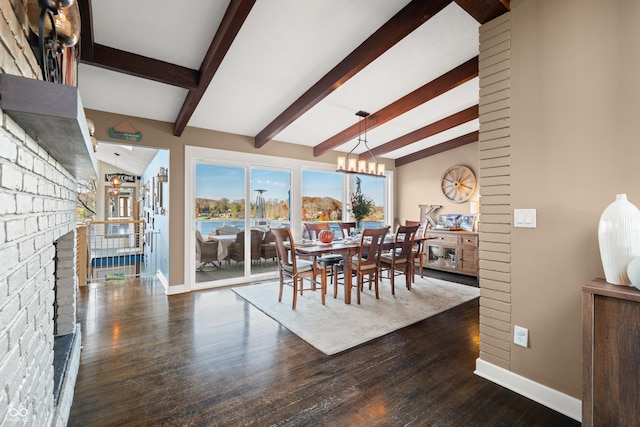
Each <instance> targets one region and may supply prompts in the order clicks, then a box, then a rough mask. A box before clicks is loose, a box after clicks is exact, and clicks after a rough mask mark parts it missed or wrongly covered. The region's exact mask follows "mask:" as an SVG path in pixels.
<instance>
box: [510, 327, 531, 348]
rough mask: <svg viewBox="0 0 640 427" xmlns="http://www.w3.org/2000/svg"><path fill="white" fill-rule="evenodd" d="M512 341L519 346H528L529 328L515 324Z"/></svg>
mask: <svg viewBox="0 0 640 427" xmlns="http://www.w3.org/2000/svg"><path fill="white" fill-rule="evenodd" d="M513 342H514V344H516V345H519V346H521V347H525V348H526V347H528V346H529V330H528V329H527V328H523V327H522V326H518V325H516V326H515V327H514V328H513Z"/></svg>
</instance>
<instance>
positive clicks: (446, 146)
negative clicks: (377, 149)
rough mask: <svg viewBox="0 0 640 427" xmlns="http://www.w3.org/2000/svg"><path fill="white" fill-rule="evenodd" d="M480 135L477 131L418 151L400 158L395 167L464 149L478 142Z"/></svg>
mask: <svg viewBox="0 0 640 427" xmlns="http://www.w3.org/2000/svg"><path fill="white" fill-rule="evenodd" d="M478 135H479V132H478V131H477V130H476V131H474V132H471V133H468V134H466V135H462V136H459V137H457V138H454V139H450V140H449V141H445V142H441V143H440V144H437V145H434V146H433V147H429V148H425V149H424V150H420V151H416V152H415V153H411V154H408V155H406V156H403V157H399V158H397V159H396V161H395V167H398V166H402V165H406V164H407V163H411V162H415V161H416V160H420V159H424V158H426V157H430V156H434V155H436V154H440V153H443V152H445V151H448V150H453V149H454V148H458V147H462V146H463V145H467V144H471V143H472V142H476V141H478Z"/></svg>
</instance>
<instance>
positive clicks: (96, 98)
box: [78, 0, 479, 173]
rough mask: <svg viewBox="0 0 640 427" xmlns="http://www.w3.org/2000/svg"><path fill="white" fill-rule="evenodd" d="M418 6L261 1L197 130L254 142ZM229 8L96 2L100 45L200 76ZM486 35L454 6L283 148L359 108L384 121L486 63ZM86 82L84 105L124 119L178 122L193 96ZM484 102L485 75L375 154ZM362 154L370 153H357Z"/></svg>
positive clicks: (301, 122) (95, 76)
mask: <svg viewBox="0 0 640 427" xmlns="http://www.w3.org/2000/svg"><path fill="white" fill-rule="evenodd" d="M407 3H409V0H394V1H389V0H322V1H301V0H257V1H256V3H255V5H254V6H253V8H252V9H251V12H250V13H249V15H248V17H247V19H246V21H245V22H244V25H243V26H242V28H241V30H240V32H239V34H238V36H237V37H236V38H235V40H234V42H233V44H232V45H231V48H230V49H229V51H228V53H227V55H226V56H225V58H224V60H223V61H222V64H221V65H220V67H219V69H218V71H217V73H216V74H215V76H214V78H213V80H212V82H211V84H210V85H209V88H208V90H207V91H206V93H205V94H204V96H203V98H202V100H201V101H200V103H199V105H198V107H197V108H196V110H195V112H194V114H193V115H192V117H191V119H190V121H189V123H188V126H194V127H199V128H205V129H212V130H218V131H224V132H231V133H235V134H241V135H247V136H251V137H254V136H255V135H256V134H258V133H259V132H260V131H261V130H262V129H264V128H265V127H266V126H267V125H268V124H269V123H271V122H272V121H273V120H274V119H275V118H276V117H277V116H278V115H280V113H282V112H283V111H284V110H285V109H286V108H287V107H288V106H289V105H291V104H292V103H293V102H294V101H295V100H296V99H298V97H300V95H302V94H303V93H304V92H305V91H306V90H307V89H309V88H310V87H311V86H312V85H313V84H314V83H316V82H317V81H318V80H320V79H321V78H322V77H323V76H324V75H325V74H326V73H327V72H328V71H329V70H331V69H332V68H333V67H334V66H335V65H336V64H338V63H339V62H340V61H341V60H342V59H343V58H345V57H346V56H347V55H348V54H349V53H350V52H352V51H353V50H354V49H356V48H357V47H358V46H359V45H360V44H361V43H362V42H363V41H364V40H365V39H367V37H369V36H370V35H371V34H372V33H374V32H375V31H376V30H377V29H378V28H380V27H381V26H382V25H383V24H384V23H385V22H387V21H388V20H389V19H390V18H391V17H392V16H393V15H395V14H396V13H397V12H398V11H399V10H400V9H402V8H403V7H404V6H405V5H406V4H407ZM228 5H229V1H227V0H224V1H223V0H216V1H211V0H182V1H181V2H175V1H168V0H136V1H130V0H109V1H106V0H93V1H92V4H91V7H92V22H93V30H94V42H95V43H98V44H101V45H105V46H110V47H113V48H117V49H120V50H123V51H126V52H131V53H135V54H138V55H142V56H145V57H149V58H155V59H159V60H162V61H166V62H168V63H171V64H176V65H181V66H184V67H188V68H191V69H194V70H198V69H199V68H200V66H201V63H202V61H203V58H204V57H205V55H206V52H207V49H208V48H209V45H210V43H211V40H212V39H213V37H214V35H215V33H216V30H217V29H218V26H219V24H220V22H221V21H222V18H223V15H224V13H225V11H226V9H227V6H228ZM478 27H479V23H478V22H477V21H476V20H475V19H474V18H472V17H471V16H470V15H469V14H468V13H467V12H465V11H464V10H463V9H462V8H460V6H458V5H457V4H456V3H455V2H452V3H451V4H449V5H448V6H446V7H445V8H444V9H443V10H442V11H441V12H440V13H438V14H437V15H436V16H434V17H433V18H431V19H429V20H428V21H427V22H426V23H425V24H423V25H422V26H421V27H419V28H418V29H416V30H415V31H413V32H412V33H411V34H410V35H409V36H407V37H405V38H404V39H403V40H401V41H400V42H399V43H397V44H396V45H395V46H393V47H392V48H391V49H389V50H388V51H386V52H385V53H384V54H382V55H381V56H380V57H379V58H378V59H376V60H375V61H373V62H372V63H371V64H369V65H368V66H367V67H366V68H365V69H364V70H362V71H361V72H360V73H358V74H356V75H355V76H354V77H353V78H351V79H350V80H348V81H346V82H345V83H344V84H342V85H341V86H340V87H338V88H337V89H336V90H334V91H333V92H332V93H331V94H330V95H329V96H327V97H325V98H324V99H323V100H321V101H320V102H319V103H317V104H316V105H315V106H314V107H312V108H311V109H310V110H309V111H307V112H306V113H305V114H303V115H302V116H301V117H299V118H298V119H297V120H295V121H294V122H293V123H292V124H291V125H290V126H288V127H287V128H285V129H284V130H283V131H282V132H280V133H279V134H278V135H276V137H275V138H274V139H275V140H279V141H285V142H290V143H294V144H301V145H306V146H315V145H318V144H319V143H321V142H322V141H324V140H325V139H327V138H329V137H331V136H333V135H334V134H336V133H338V132H340V131H342V130H344V129H345V128H347V127H349V126H351V125H353V124H355V123H357V119H358V118H357V117H356V116H355V113H356V112H357V111H358V110H365V111H368V112H370V113H373V112H375V111H377V110H379V109H381V108H382V107H384V106H386V105H388V104H391V103H392V102H393V101H395V100H397V99H399V98H401V97H402V96H404V95H406V94H408V93H410V92H412V91H413V90H415V89H417V88H418V87H420V86H422V85H424V84H425V83H427V82H429V81H431V80H433V79H435V78H436V77H438V76H440V75H442V74H444V73H446V72H447V71H449V70H451V69H453V68H455V67H456V66H458V65H460V64H462V63H464V62H465V61H467V60H469V59H471V58H473V57H475V56H477V55H478ZM78 73H79V74H78V76H79V84H78V87H79V90H80V93H81V97H82V100H83V104H84V106H85V107H87V108H90V109H95V110H101V111H107V112H112V113H117V114H122V115H129V116H135V117H143V118H148V119H154V120H161V121H165V122H171V123H173V122H175V121H176V118H177V116H178V113H179V111H180V109H181V107H182V104H183V103H184V100H185V97H186V95H187V93H188V91H187V90H186V89H182V88H178V87H175V86H171V85H167V84H163V83H158V82H155V81H151V80H147V79H144V78H140V77H133V76H130V75H127V74H124V73H120V72H115V71H108V70H105V69H102V68H98V67H95V66H92V65H86V64H80V65H79V71H78ZM477 103H478V79H477V78H476V79H473V80H471V81H469V82H467V83H465V84H463V85H460V86H459V87H457V88H455V89H453V90H451V91H449V92H447V93H445V94H443V95H441V96H439V97H437V98H435V99H433V100H432V101H429V102H427V103H425V104H423V105H420V106H418V107H416V108H414V109H413V110H411V111H409V112H407V113H405V114H403V115H401V116H399V117H397V118H396V119H393V120H391V121H389V122H388V123H386V124H384V125H382V126H380V127H378V128H375V129H373V130H370V132H369V133H368V140H369V145H370V147H371V148H373V147H376V146H378V145H381V144H384V143H386V142H388V141H390V140H392V139H394V138H397V137H399V136H401V135H404V134H407V133H409V132H411V131H414V130H416V129H418V128H421V127H423V126H425V125H428V124H430V123H432V122H434V121H437V120H440V119H442V118H445V117H447V116H450V115H451V114H453V113H456V112H458V111H461V110H464V109H466V108H468V107H470V106H473V105H476V104H477ZM478 126H479V125H478V120H473V121H471V122H468V123H465V124H463V125H461V126H457V127H455V128H453V129H450V130H448V131H446V132H443V133H441V134H438V135H435V136H433V137H430V138H427V139H425V140H422V141H418V142H416V143H414V144H412V145H410V146H407V147H404V148H401V149H398V150H395V151H392V152H389V153H386V154H383V155H382V156H381V157H386V158H392V159H396V158H399V157H402V156H405V155H407V154H410V153H412V152H415V151H417V150H421V149H424V148H428V147H430V146H432V145H435V144H438V143H440V142H443V141H446V140H449V139H452V138H455V137H457V136H460V135H464V134H466V133H469V132H472V131H474V130H477V129H478ZM354 145H355V143H354V142H349V143H346V144H344V145H342V146H340V147H337V148H336V150H338V151H349V150H350V149H351V148H353V146H354ZM363 151H365V148H364V147H362V146H361V147H358V149H357V150H355V151H354V152H357V153H361V152H363ZM111 155H112V156H113V153H111ZM105 157H106V158H105V159H104V160H105V161H108V157H109V155H106V156H105ZM132 167H133V166H132ZM131 172H132V173H139V172H138V171H137V170H131Z"/></svg>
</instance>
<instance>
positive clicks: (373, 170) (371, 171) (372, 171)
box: [369, 162, 377, 175]
mask: <svg viewBox="0 0 640 427" xmlns="http://www.w3.org/2000/svg"><path fill="white" fill-rule="evenodd" d="M376 173H377V171H376V162H369V175H375V174H376Z"/></svg>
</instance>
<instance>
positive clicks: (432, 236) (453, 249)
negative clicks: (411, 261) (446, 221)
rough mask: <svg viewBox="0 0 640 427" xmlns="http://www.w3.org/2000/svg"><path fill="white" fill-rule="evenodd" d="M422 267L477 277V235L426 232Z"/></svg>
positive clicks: (441, 231)
mask: <svg viewBox="0 0 640 427" xmlns="http://www.w3.org/2000/svg"><path fill="white" fill-rule="evenodd" d="M427 239H428V240H427V241H426V242H425V249H424V255H423V256H424V258H425V259H424V266H425V267H427V268H433V269H435V270H444V271H450V272H452V273H458V274H466V275H469V276H478V233H471V232H467V231H444V230H428V231H427Z"/></svg>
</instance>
